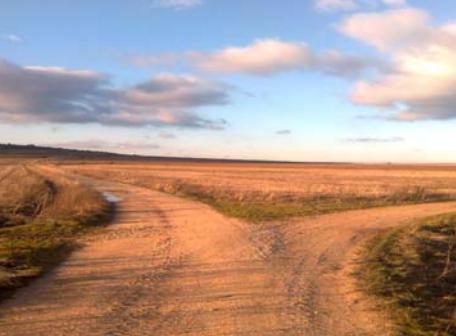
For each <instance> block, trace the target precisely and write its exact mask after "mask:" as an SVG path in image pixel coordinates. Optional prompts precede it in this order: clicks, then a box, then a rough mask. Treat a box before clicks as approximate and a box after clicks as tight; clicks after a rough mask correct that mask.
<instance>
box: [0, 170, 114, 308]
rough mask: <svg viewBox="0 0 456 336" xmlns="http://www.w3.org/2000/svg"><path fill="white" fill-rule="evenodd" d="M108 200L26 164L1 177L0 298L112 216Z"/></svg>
mask: <svg viewBox="0 0 456 336" xmlns="http://www.w3.org/2000/svg"><path fill="white" fill-rule="evenodd" d="M110 207H111V206H110V204H109V203H108V202H106V201H105V200H104V198H103V197H102V195H100V194H99V193H97V192H96V191H94V190H91V189H89V188H87V187H86V186H84V185H82V184H80V183H77V182H73V181H69V180H66V179H63V178H57V177H55V178H48V177H44V176H42V175H40V174H38V173H37V172H35V171H32V170H30V169H28V168H26V167H22V166H18V167H12V168H10V169H9V170H8V171H7V172H4V174H3V175H2V176H1V177H0V299H1V298H2V297H3V298H4V297H7V296H8V295H9V294H11V292H12V290H14V289H15V288H17V287H20V286H23V285H25V284H26V283H28V281H29V280H30V279H32V278H34V277H36V276H38V275H40V274H41V273H42V272H43V271H44V270H46V269H48V268H49V267H52V266H53V265H55V264H57V263H58V262H59V261H61V260H62V259H64V258H65V257H66V256H67V255H68V253H69V252H70V251H71V250H72V249H73V248H74V247H76V245H77V243H76V238H77V237H79V236H80V235H81V234H83V233H85V232H87V231H88V230H90V228H91V227H93V226H94V225H97V224H100V223H104V222H106V221H107V219H108V218H109V216H110V213H111V208H110Z"/></svg>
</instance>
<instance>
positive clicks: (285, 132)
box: [276, 129, 291, 135]
mask: <svg viewBox="0 0 456 336" xmlns="http://www.w3.org/2000/svg"><path fill="white" fill-rule="evenodd" d="M276 134H278V135H290V134H291V130H289V129H283V130H278V131H277V132H276Z"/></svg>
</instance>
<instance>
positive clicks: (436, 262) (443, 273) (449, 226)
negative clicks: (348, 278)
mask: <svg viewBox="0 0 456 336" xmlns="http://www.w3.org/2000/svg"><path fill="white" fill-rule="evenodd" d="M357 275H358V276H359V277H360V282H361V287H362V288H363V289H364V290H366V291H367V293H368V294H371V295H374V296H375V297H377V298H378V299H379V300H380V302H381V303H382V307H386V308H387V310H388V312H389V313H390V316H391V318H392V319H393V321H394V322H395V324H396V326H397V332H398V334H399V335H410V336H411V335H414V336H431V335H432V336H436V335H439V336H446V335H455V334H456V287H455V284H456V213H453V214H448V215H443V216H438V217H433V218H428V219H426V220H423V221H420V222H419V223H415V224H413V225H410V226H407V227H403V228H399V229H391V230H387V231H385V232H383V233H381V234H379V235H378V236H377V237H375V238H374V239H373V240H372V241H371V242H370V243H369V244H368V246H367V248H366V249H365V254H364V256H363V260H362V262H361V263H360V267H359V269H358V272H357Z"/></svg>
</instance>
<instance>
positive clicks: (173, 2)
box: [154, 0, 203, 9]
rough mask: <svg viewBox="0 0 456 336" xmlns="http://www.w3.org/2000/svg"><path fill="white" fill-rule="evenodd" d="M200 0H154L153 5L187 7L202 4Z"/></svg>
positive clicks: (176, 7)
mask: <svg viewBox="0 0 456 336" xmlns="http://www.w3.org/2000/svg"><path fill="white" fill-rule="evenodd" d="M202 3H203V2H202V0H156V1H155V2H154V5H155V6H157V7H167V8H174V9H189V8H192V7H196V6H200V5H202Z"/></svg>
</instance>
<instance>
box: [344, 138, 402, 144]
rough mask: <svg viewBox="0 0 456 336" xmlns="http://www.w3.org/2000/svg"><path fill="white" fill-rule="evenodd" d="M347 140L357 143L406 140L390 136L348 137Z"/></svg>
mask: <svg viewBox="0 0 456 336" xmlns="http://www.w3.org/2000/svg"><path fill="white" fill-rule="evenodd" d="M345 141H347V142H356V143H397V142H404V141H405V140H404V138H402V137H390V138H371V137H368V138H348V139H345Z"/></svg>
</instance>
